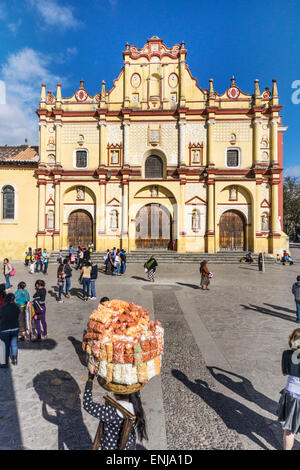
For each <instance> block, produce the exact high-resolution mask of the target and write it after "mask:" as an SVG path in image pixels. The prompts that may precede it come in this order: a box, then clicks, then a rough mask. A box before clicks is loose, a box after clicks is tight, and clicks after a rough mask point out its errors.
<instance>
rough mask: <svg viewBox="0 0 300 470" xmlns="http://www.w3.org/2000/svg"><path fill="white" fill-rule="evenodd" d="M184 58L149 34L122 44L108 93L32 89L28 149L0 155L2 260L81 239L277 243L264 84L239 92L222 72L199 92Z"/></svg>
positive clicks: (267, 246) (278, 199)
mask: <svg viewBox="0 0 300 470" xmlns="http://www.w3.org/2000/svg"><path fill="white" fill-rule="evenodd" d="M186 54H187V50H186V48H185V44H184V43H181V44H180V45H178V44H176V45H174V46H173V47H171V48H169V47H167V46H166V45H165V44H164V43H163V41H162V40H161V39H160V38H158V37H156V36H154V37H152V38H151V39H148V40H147V43H146V44H145V45H144V47H142V48H141V49H138V48H137V47H136V46H130V45H129V44H127V45H126V48H125V51H124V52H123V59H124V65H123V68H122V70H121V73H120V75H119V77H118V78H117V79H116V80H115V81H114V86H113V88H112V89H111V90H110V91H106V89H105V82H104V81H103V82H102V87H101V90H100V89H99V93H96V94H95V96H91V95H90V94H89V92H88V90H87V88H86V87H85V85H84V81H83V80H82V81H81V82H80V87H79V88H78V89H77V90H76V91H75V93H74V94H73V95H72V96H71V97H69V98H64V97H63V96H62V87H61V84H58V85H57V90H56V93H55V94H53V93H52V92H51V91H47V90H46V85H45V84H43V85H42V92H41V101H40V106H39V109H38V110H37V114H38V117H39V148H38V153H35V154H34V156H33V153H32V155H31V158H29V157H28V159H27V161H25V160H22V159H19V161H18V162H17V163H16V160H13V159H12V158H10V159H9V158H6V157H5V156H3V158H1V151H0V172H1V197H2V203H1V211H2V213H1V221H0V223H1V224H2V228H1V232H0V239H1V245H2V246H3V248H4V250H3V253H5V251H6V252H7V256H12V255H13V254H12V253H11V249H14V253H16V251H17V253H18V256H19V257H21V256H22V255H23V253H24V250H25V248H26V246H33V247H41V248H43V247H45V248H47V249H48V250H59V249H65V248H67V247H68V246H69V245H70V244H72V245H76V246H77V245H79V244H82V243H84V244H88V243H89V242H91V241H92V242H93V243H94V246H95V249H96V250H97V251H104V250H106V249H107V248H110V247H113V246H116V247H123V248H125V249H126V250H128V251H130V252H131V251H135V250H139V249H167V248H168V247H170V246H172V245H173V247H174V248H175V249H176V250H177V251H178V252H182V253H185V252H208V253H215V252H218V251H223V250H224V251H229V250H239V251H241V250H252V251H254V252H259V251H264V252H266V253H272V254H276V253H277V252H281V251H282V250H283V249H286V248H287V247H288V245H287V243H288V241H287V236H286V235H285V234H284V233H283V231H282V228H283V227H282V222H283V212H282V211H283V133H284V131H285V130H286V128H285V127H284V126H283V125H282V120H281V116H280V114H279V113H280V111H281V108H282V106H280V105H279V98H278V92H277V84H276V80H273V85H272V87H271V89H270V88H269V87H266V88H265V89H264V90H263V91H261V90H260V87H259V83H258V80H255V82H254V86H253V92H252V93H251V94H246V93H245V92H243V91H242V90H241V89H240V88H239V87H238V85H237V83H236V81H235V78H234V77H233V78H232V79H231V81H230V82H229V84H228V88H227V89H226V90H225V91H222V92H220V93H219V92H217V91H216V90H215V89H214V84H213V80H212V79H211V80H209V84H208V87H207V88H200V86H199V85H198V84H197V80H196V79H195V78H194V77H193V76H192V74H191V72H190V70H189V68H188V66H187V64H186ZM37 154H38V161H37V157H36V155H37ZM23 162H24V165H23ZM7 188H11V189H10V191H11V192H13V195H10V196H9V197H8V196H7V195H6V193H7ZM5 191H6V193H5ZM9 198H10V199H9ZM9 201H13V204H14V211H11V213H13V218H10V219H9V217H11V215H10V213H9V210H8V208H9ZM5 204H6V206H5ZM10 204H12V202H10ZM5 210H6V213H4V212H5ZM21 214H22V215H21ZM7 216H9V217H7ZM23 216H24V217H23ZM25 219H26V220H25ZM16 240H17V241H16Z"/></svg>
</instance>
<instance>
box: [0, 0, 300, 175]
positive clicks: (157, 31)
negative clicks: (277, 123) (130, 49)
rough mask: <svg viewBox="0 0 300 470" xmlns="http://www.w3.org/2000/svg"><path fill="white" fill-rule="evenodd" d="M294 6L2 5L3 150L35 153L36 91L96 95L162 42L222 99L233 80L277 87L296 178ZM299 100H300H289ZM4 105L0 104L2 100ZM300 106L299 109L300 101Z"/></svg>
mask: <svg viewBox="0 0 300 470" xmlns="http://www.w3.org/2000/svg"><path fill="white" fill-rule="evenodd" d="M299 20H300V2H299V1H289V0H287V1H285V2H282V0H272V1H271V0H261V1H257V0H251V1H249V0H248V1H244V0H238V1H236V2H228V1H223V0H214V1H213V2H208V1H207V0H206V1H202V0H198V1H189V0H187V1H185V0H172V1H170V0H152V1H151V2H150V1H143V0H139V1H137V0H86V1H85V2H82V1H79V0H75V1H74V0H73V1H71V0H63V1H60V0H24V1H21V0H10V1H4V0H0V22H1V28H0V80H2V81H4V82H5V84H6V105H4V104H0V145H3V144H6V143H7V144H10V145H12V144H21V143H23V142H24V138H25V137H28V138H29V143H30V144H33V145H34V144H36V143H37V129H38V127H37V119H36V117H35V114H34V111H35V109H36V108H37V106H38V102H39V96H40V85H41V83H42V82H45V83H46V84H47V88H48V89H49V88H50V89H51V90H52V91H56V83H57V81H61V83H62V92H63V96H70V95H71V94H73V92H74V91H75V90H76V89H77V87H78V85H79V80H80V79H81V78H84V80H85V86H86V88H87V90H88V91H89V92H90V93H91V94H94V93H95V92H96V91H99V90H100V87H101V81H102V80H103V79H104V80H105V81H106V84H107V85H106V87H107V89H109V88H111V87H112V83H113V80H114V79H115V78H117V76H118V75H119V72H120V69H121V67H122V51H123V50H124V48H125V47H124V46H125V44H126V42H129V44H135V45H136V46H138V47H142V46H143V45H144V44H145V43H146V40H147V38H149V37H151V36H153V35H157V36H160V37H161V38H162V39H163V40H164V42H165V43H166V44H167V45H168V46H172V45H173V44H177V43H180V42H181V41H182V40H184V41H185V43H186V48H187V49H188V55H187V63H188V65H189V67H190V70H191V72H192V74H193V76H194V77H196V78H197V79H198V84H199V86H200V87H202V88H207V87H208V80H209V78H214V86H215V89H216V91H218V92H219V93H220V92H223V91H224V90H226V89H227V87H228V86H229V83H230V77H231V76H232V75H233V74H234V75H235V77H236V83H237V85H238V86H239V87H240V88H241V89H242V90H243V91H245V92H246V93H252V92H253V89H254V79H256V78H258V79H259V80H260V89H261V91H262V90H263V89H264V88H265V87H266V86H270V87H271V86H272V79H273V78H277V81H278V91H279V97H280V102H281V104H283V105H284V108H283V110H282V112H281V114H282V115H283V123H284V125H287V126H288V130H287V132H286V133H285V138H284V165H285V168H286V169H287V173H288V174H291V175H295V176H300V160H299V155H300V140H299V130H300V129H299V124H300V103H299V104H293V103H292V94H293V92H294V91H295V90H293V89H292V83H293V82H294V81H296V80H299V84H296V85H297V86H298V87H299V89H300V67H299V63H300V59H299V57H300V52H299V44H300V41H299V35H300V32H299V31H300V28H299ZM295 97H296V98H300V93H299V94H297V93H296V95H295ZM0 101H1V99H0ZM299 101H300V100H299Z"/></svg>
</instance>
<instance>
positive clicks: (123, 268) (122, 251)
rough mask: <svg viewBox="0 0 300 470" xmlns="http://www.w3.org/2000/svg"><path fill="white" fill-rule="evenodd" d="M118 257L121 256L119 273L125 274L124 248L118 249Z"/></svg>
mask: <svg viewBox="0 0 300 470" xmlns="http://www.w3.org/2000/svg"><path fill="white" fill-rule="evenodd" d="M120 258H121V274H125V272H126V250H123V249H122V250H121V251H120Z"/></svg>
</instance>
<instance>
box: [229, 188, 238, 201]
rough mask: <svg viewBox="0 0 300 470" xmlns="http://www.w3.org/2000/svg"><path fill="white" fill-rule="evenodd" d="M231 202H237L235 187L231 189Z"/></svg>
mask: <svg viewBox="0 0 300 470" xmlns="http://www.w3.org/2000/svg"><path fill="white" fill-rule="evenodd" d="M230 200H231V201H236V200H237V190H236V187H235V186H231V188H230Z"/></svg>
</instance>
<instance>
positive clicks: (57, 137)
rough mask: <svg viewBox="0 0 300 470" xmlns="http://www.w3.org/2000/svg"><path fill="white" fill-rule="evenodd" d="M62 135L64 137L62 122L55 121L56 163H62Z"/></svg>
mask: <svg viewBox="0 0 300 470" xmlns="http://www.w3.org/2000/svg"><path fill="white" fill-rule="evenodd" d="M61 137H62V123H61V122H56V123H55V149H56V152H55V155H56V158H55V160H56V165H60V164H61Z"/></svg>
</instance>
